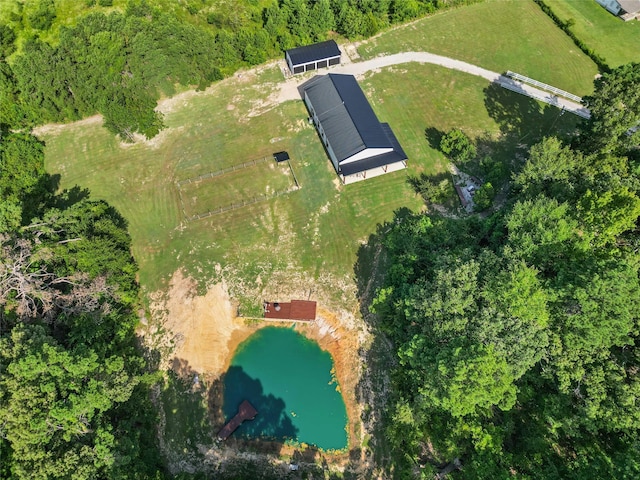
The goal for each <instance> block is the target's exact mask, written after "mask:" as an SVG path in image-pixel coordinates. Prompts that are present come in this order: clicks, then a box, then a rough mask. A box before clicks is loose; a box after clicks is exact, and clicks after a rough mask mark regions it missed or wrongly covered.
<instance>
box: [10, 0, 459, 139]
mask: <svg viewBox="0 0 640 480" xmlns="http://www.w3.org/2000/svg"><path fill="white" fill-rule="evenodd" d="M460 1H461V0H458V1H453V0H451V1H448V2H442V1H440V2H438V1H437V0H366V1H365V0H357V1H356V0H317V1H315V0H280V1H275V0H274V1H271V2H264V1H261V2H259V1H258V0H253V1H246V2H230V3H229V4H228V5H227V6H226V7H225V5H226V4H224V3H223V4H220V2H212V1H209V0H191V1H189V2H170V1H168V0H155V1H151V0H129V1H128V2H126V3H125V4H124V5H123V8H122V9H113V8H110V7H111V5H112V4H113V2H112V1H107V2H105V1H104V0H100V1H99V2H97V3H96V2H95V1H92V0H87V1H86V2H85V8H84V10H81V11H80V13H79V16H78V17H77V18H72V19H65V18H61V19H58V13H59V12H58V10H57V9H56V4H55V2H54V1H53V0H38V1H33V2H28V3H27V4H25V3H23V2H16V3H15V7H14V9H13V10H12V12H11V15H9V16H8V18H6V19H4V18H3V19H2V20H0V118H3V120H2V121H3V122H4V123H8V124H10V125H19V126H21V127H32V126H34V125H37V124H42V123H47V122H64V121H70V120H77V119H79V118H82V117H85V116H89V115H92V114H95V113H100V114H102V115H103V117H104V125H105V127H107V128H108V129H109V130H110V131H112V132H114V133H116V134H119V135H120V136H121V137H122V138H123V139H124V140H131V139H132V138H133V135H134V134H135V133H140V134H142V135H145V136H147V137H153V136H154V135H156V134H157V133H158V132H159V130H160V129H161V128H162V127H163V123H162V117H161V115H160V114H159V113H158V112H156V111H154V108H155V106H156V102H157V100H158V98H159V97H160V95H163V94H164V95H169V94H172V93H174V91H175V87H176V86H177V85H183V86H193V87H198V88H201V89H202V88H205V87H207V86H208V85H210V84H211V82H212V81H214V80H219V79H221V78H223V77H224V76H225V75H229V74H230V73H232V72H234V71H235V70H237V69H238V68H239V67H241V66H243V65H257V64H260V63H263V62H264V61H265V60H267V59H269V58H275V57H280V56H281V55H282V52H283V51H284V50H285V49H288V48H292V47H295V46H299V45H305V44H309V43H311V42H314V41H317V40H324V39H326V38H327V35H329V33H330V32H336V33H338V34H342V35H345V36H347V37H357V36H370V35H373V34H375V33H376V32H378V31H379V30H380V29H382V28H384V27H386V26H388V25H390V24H391V23H392V22H401V21H405V20H408V19H410V18H415V17H417V16H420V15H424V14H426V13H428V12H432V11H434V10H435V9H436V8H437V7H438V5H439V3H442V4H443V5H446V4H449V3H451V4H454V3H460ZM466 1H469V0H466ZM5 60H6V61H5Z"/></svg>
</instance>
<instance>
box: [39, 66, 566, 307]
mask: <svg viewBox="0 0 640 480" xmlns="http://www.w3.org/2000/svg"><path fill="white" fill-rule="evenodd" d="M399 77H400V78H402V79H403V81H402V82H398V78H399ZM253 81H255V82H256V84H259V83H260V81H261V78H260V77H256V78H254V80H253ZM361 84H362V87H363V89H364V91H365V92H366V93H367V95H368V96H369V98H370V99H371V103H372V105H373V107H374V110H376V112H377V113H378V116H379V118H380V119H381V120H382V121H386V122H389V123H390V124H391V126H392V127H393V129H394V131H395V133H396V135H397V137H398V139H399V141H400V142H401V144H402V145H403V147H404V149H405V151H406V152H407V154H408V156H409V169H408V172H405V171H400V172H395V173H393V174H390V175H384V176H381V177H377V178H373V179H370V180H367V181H364V182H360V183H356V184H354V185H349V186H347V187H344V186H341V185H339V182H338V180H337V176H336V174H335V171H334V170H333V167H332V165H331V162H330V161H329V159H328V158H327V156H326V153H325V151H324V149H323V147H322V144H321V143H320V141H319V140H318V138H317V134H316V132H315V130H314V129H313V127H312V126H311V125H309V124H308V123H307V122H306V117H307V112H306V110H305V108H304V105H303V103H302V102H301V101H295V102H287V103H285V104H283V105H280V106H278V107H276V108H273V109H271V110H268V111H266V112H264V113H263V114H261V115H258V116H254V117H247V116H246V115H244V114H242V110H241V108H242V107H240V106H238V107H236V108H235V109H228V108H227V106H228V105H229V104H231V103H232V102H235V103H240V102H239V101H238V89H240V90H242V89H243V88H245V87H242V86H238V84H237V80H236V79H229V80H227V81H223V82H221V83H219V84H218V85H216V86H215V87H214V88H213V89H212V90H211V91H210V92H208V93H207V94H198V95H195V96H192V97H191V98H189V99H188V100H185V101H184V102H180V108H174V109H173V110H172V111H171V112H169V113H167V115H166V122H167V124H168V125H169V126H170V127H171V128H170V129H169V130H168V131H167V132H166V133H164V134H163V135H164V139H163V141H162V142H159V143H157V144H153V145H144V144H138V145H134V146H129V147H122V146H121V145H120V144H119V143H118V142H117V141H116V139H114V138H113V137H112V136H111V135H109V134H108V133H107V132H106V131H104V129H103V128H102V127H101V126H100V125H99V123H93V124H86V125H71V126H68V127H65V128H63V129H61V130H60V131H59V132H57V133H53V132H52V133H49V134H45V135H44V138H45V140H46V142H47V148H46V163H47V169H48V171H49V172H50V173H52V174H57V173H59V174H60V175H61V187H62V188H70V187H73V186H74V185H76V184H77V185H80V186H82V187H87V188H89V189H90V190H91V193H92V196H93V197H94V198H104V199H106V200H108V201H109V202H111V203H113V204H114V205H115V206H116V207H117V208H118V209H119V210H120V211H121V212H122V214H123V215H124V217H125V218H127V219H128V221H129V223H130V224H129V228H130V232H131V235H132V238H133V246H134V256H135V258H136V260H137V261H138V262H139V264H140V281H141V284H142V285H143V287H144V288H145V289H146V290H148V291H150V290H155V289H157V288H159V287H161V286H162V280H166V279H167V278H168V277H169V276H170V275H171V274H172V273H173V272H174V271H175V270H176V269H177V268H179V267H184V268H186V269H187V271H188V272H189V273H191V274H192V275H194V276H196V278H199V279H200V280H202V281H203V282H204V283H206V282H208V281H211V280H212V279H215V278H216V275H217V274H216V268H215V266H216V265H221V266H222V274H223V275H224V276H225V278H227V280H228V281H229V285H230V287H231V291H232V294H233V295H234V296H235V297H236V298H240V299H242V300H243V301H244V302H245V303H247V304H249V303H251V302H256V303H257V302H259V300H260V293H261V291H262V289H269V288H281V289H289V290H290V289H295V288H300V289H303V288H304V289H309V290H311V289H314V291H316V292H323V293H324V294H325V295H327V296H328V297H330V298H329V299H330V300H332V301H335V302H336V303H338V302H340V303H342V304H343V305H354V304H355V295H354V294H355V285H354V282H353V279H352V277H353V266H354V264H355V262H356V254H357V251H358V248H359V246H360V245H361V243H362V242H365V241H366V240H367V238H368V236H369V235H370V234H371V233H373V232H375V231H376V227H377V225H378V224H379V223H381V222H385V221H389V220H391V219H392V218H393V215H394V211H396V210H398V209H400V208H403V207H407V208H410V209H412V210H416V209H420V208H421V207H422V202H421V200H420V199H419V198H418V197H417V196H416V195H415V194H414V193H413V192H412V191H411V189H410V188H409V186H408V185H407V183H406V175H407V173H409V174H416V173H417V172H420V171H426V172H430V173H437V172H440V171H443V169H444V168H445V162H444V160H443V157H442V155H441V154H440V153H439V152H438V151H436V150H434V149H433V148H431V146H430V145H429V143H428V141H427V140H426V138H425V129H426V128H430V127H431V128H437V129H440V130H447V129H449V128H451V127H452V126H455V125H458V126H462V127H463V128H464V129H465V131H467V132H468V133H469V134H470V135H472V136H479V135H485V134H488V135H492V136H495V135H498V134H499V132H500V129H501V124H502V122H511V121H513V122H515V121H516V118H517V116H519V115H523V116H524V117H525V118H524V119H523V120H522V121H521V127H522V131H528V130H532V131H539V132H541V133H542V134H545V133H548V134H551V133H554V132H556V131H558V129H562V128H569V127H571V126H572V125H575V123H571V122H575V120H574V119H573V118H572V116H570V115H565V116H562V117H558V113H559V112H558V111H557V110H556V109H548V108H547V109H543V107H542V106H541V105H540V104H538V103H537V102H534V101H533V100H531V99H528V98H527V97H523V96H520V95H517V94H515V93H511V92H507V91H504V92H503V96H502V97H501V98H499V99H497V100H496V99H492V100H491V102H493V103H496V102H498V104H499V105H500V107H501V109H502V110H504V111H506V112H513V118H507V119H505V118H501V117H500V118H499V117H496V118H492V116H491V115H490V114H489V111H488V110H487V102H489V101H490V98H489V97H488V96H487V93H486V92H485V89H486V88H487V87H488V83H487V82H486V81H484V80H483V79H481V78H477V77H474V76H470V75H465V74H462V73H459V72H454V71H451V70H447V69H444V68H440V67H436V66H431V65H420V64H408V65H405V66H402V68H400V67H393V68H389V69H385V70H383V71H382V72H380V73H376V74H370V75H369V76H367V78H365V79H364V80H363V81H362V82H361ZM246 92H247V95H248V96H247V97H246V98H245V99H244V100H243V102H244V104H245V107H244V108H250V107H251V105H252V104H253V102H254V101H255V100H256V97H255V95H254V94H253V93H252V92H255V89H254V88H253V87H251V86H249V85H247V86H246ZM252 95H253V96H252ZM234 99H235V100H234ZM567 122H568V123H567ZM541 125H542V127H541ZM543 127H544V128H543ZM519 140H520V138H519V137H514V139H513V144H512V145H511V146H508V145H507V146H506V147H505V148H504V149H503V150H501V151H499V152H498V151H497V152H496V155H499V156H501V158H503V159H504V160H505V161H509V160H510V158H512V157H513V152H514V150H513V149H514V148H515V143H516V142H518V141H519ZM529 140H531V141H533V140H534V138H533V137H531V138H526V139H525V140H524V141H529ZM279 150H287V151H288V152H289V153H290V155H291V163H292V166H293V168H294V170H295V172H296V175H297V177H298V180H299V182H300V184H301V186H302V188H301V190H300V191H299V192H296V193H295V194H292V195H288V196H282V197H278V198H274V199H271V200H267V201H265V202H260V203H256V204H253V205H248V206H246V207H243V208H241V209H237V210H233V211H231V212H226V213H222V214H219V215H214V216H212V217H209V218H206V219H203V220H200V221H197V222H190V223H186V222H184V220H183V216H182V212H181V211H180V202H179V198H178V194H177V189H176V187H175V182H176V181H177V180H184V179H185V178H188V177H189V176H190V175H187V173H192V174H202V173H206V172H210V171H216V170H219V169H221V168H225V167H226V166H228V162H229V159H231V158H235V159H250V158H257V157H259V156H260V155H266V154H267V153H268V152H270V153H272V152H274V151H279ZM212 152H217V153H216V154H215V155H214V154H213V153H212ZM192 155H194V156H197V157H198V158H197V161H194V160H193V158H191V156H192ZM272 165H273V164H272ZM274 168H280V167H279V166H274ZM238 175H239V176H236V177H234V180H233V182H229V186H230V188H232V189H239V188H240V185H243V184H246V185H249V184H251V183H252V182H254V181H255V172H254V171H253V170H252V169H247V170H246V171H245V170H240V171H238ZM281 177H282V179H287V178H288V177H287V176H285V175H284V174H281ZM202 185H203V188H205V187H204V185H205V182H203V184H202ZM213 193H214V190H213V189H211V190H209V193H208V194H211V200H210V201H211V203H212V205H211V206H215V205H213V202H214V201H215V203H216V204H219V199H217V198H214V197H213V195H212V194H213ZM225 195H226V194H225ZM231 195H233V194H231ZM199 200H202V202H200V201H198V207H197V208H198V210H200V208H201V207H200V205H201V204H202V208H203V209H204V208H206V207H205V204H206V203H207V202H208V201H207V202H206V201H204V199H203V198H200V199H199Z"/></svg>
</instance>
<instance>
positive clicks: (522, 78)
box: [507, 70, 582, 103]
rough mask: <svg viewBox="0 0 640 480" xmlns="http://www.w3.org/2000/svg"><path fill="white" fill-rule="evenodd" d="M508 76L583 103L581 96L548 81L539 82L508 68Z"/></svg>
mask: <svg viewBox="0 0 640 480" xmlns="http://www.w3.org/2000/svg"><path fill="white" fill-rule="evenodd" d="M507 76H508V77H511V78H513V79H514V80H519V81H521V82H523V83H528V84H529V85H533V86H534V87H538V88H541V89H542V90H546V91H548V92H551V93H555V94H556V95H560V96H561V97H564V98H568V99H569V100H573V101H574V102H578V103H582V98H581V97H579V96H577V95H574V94H573V93H569V92H567V91H565V90H560V89H559V88H556V87H554V86H553V85H548V84H546V83H542V82H539V81H538V80H534V79H533V78H529V77H525V76H524V75H520V74H519V73H515V72H512V71H510V70H507Z"/></svg>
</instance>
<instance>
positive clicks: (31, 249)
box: [0, 235, 116, 321]
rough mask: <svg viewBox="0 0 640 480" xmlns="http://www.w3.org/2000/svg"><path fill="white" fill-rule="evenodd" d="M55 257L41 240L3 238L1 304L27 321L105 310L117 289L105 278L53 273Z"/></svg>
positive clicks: (0, 266) (0, 237)
mask: <svg viewBox="0 0 640 480" xmlns="http://www.w3.org/2000/svg"><path fill="white" fill-rule="evenodd" d="M51 256H52V252H51V251H50V250H49V249H48V248H47V247H44V246H40V245H39V244H38V243H37V240H35V241H32V240H27V239H24V238H10V237H8V236H6V235H0V305H4V306H5V308H8V309H9V310H13V311H15V313H16V314H17V315H18V316H19V317H21V318H23V319H26V318H35V317H42V318H44V319H45V320H48V321H53V319H54V318H55V316H56V315H57V314H58V313H60V312H64V313H67V314H78V313H84V312H94V311H97V310H99V309H100V308H104V307H103V306H102V304H101V299H106V298H115V289H116V288H115V287H114V286H112V285H109V284H108V283H107V279H106V278H105V277H96V278H93V279H92V278H89V276H88V275H87V274H84V273H76V274H73V275H70V276H63V277H61V276H58V275H56V274H55V273H53V272H51V271H49V270H48V269H47V260H48V259H50V257H51ZM102 303H104V302H102ZM106 308H108V306H107V307H106Z"/></svg>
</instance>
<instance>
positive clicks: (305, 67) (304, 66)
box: [286, 53, 341, 74]
mask: <svg viewBox="0 0 640 480" xmlns="http://www.w3.org/2000/svg"><path fill="white" fill-rule="evenodd" d="M286 57H287V64H288V65H289V70H291V72H292V73H294V74H298V73H304V72H310V71H312V70H317V69H319V68H327V67H329V66H331V65H339V64H340V58H341V57H340V56H337V57H329V58H322V59H320V60H314V61H313V62H308V63H300V64H296V65H293V64H292V63H291V58H290V57H289V54H288V53H287V54H286Z"/></svg>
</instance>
